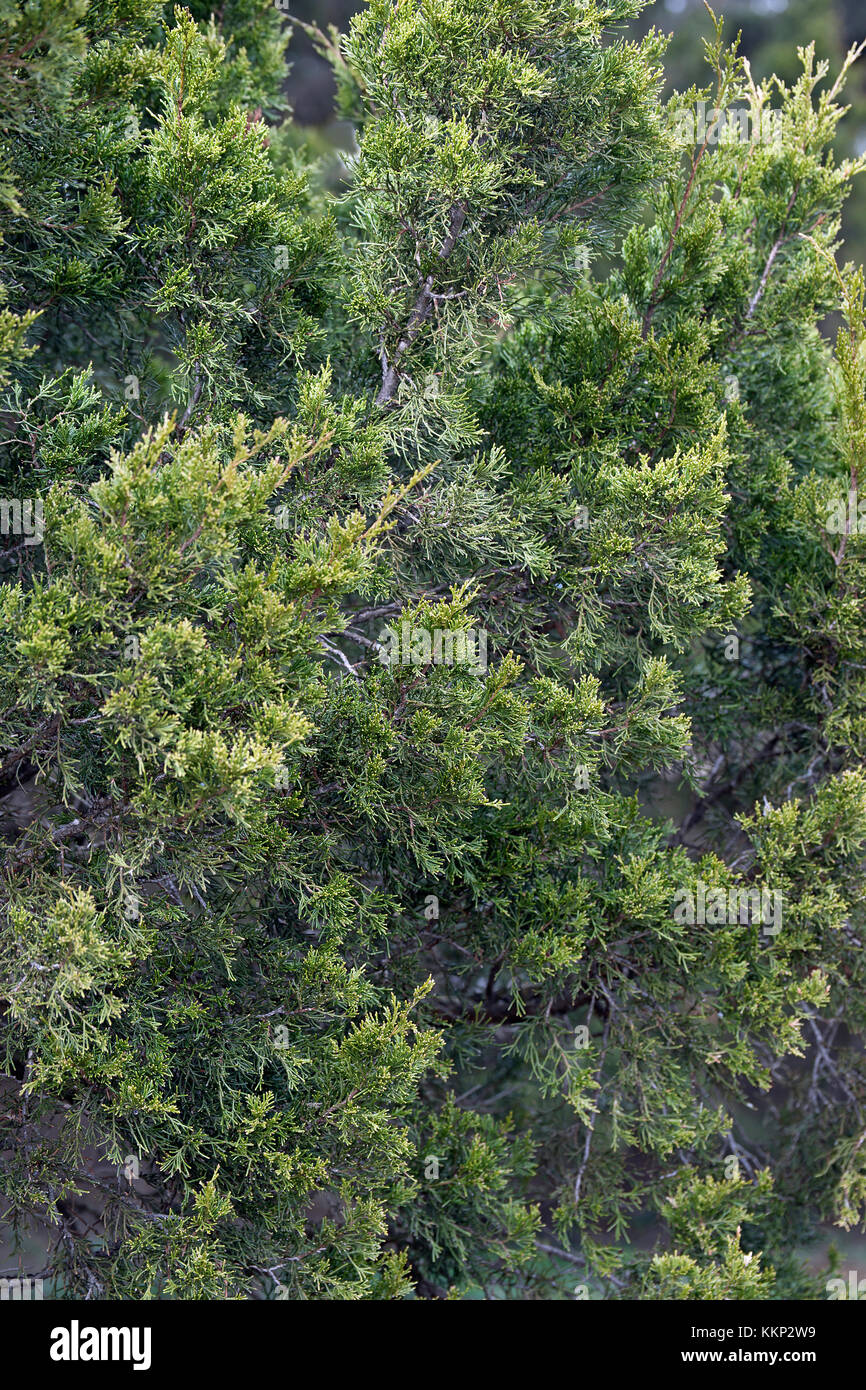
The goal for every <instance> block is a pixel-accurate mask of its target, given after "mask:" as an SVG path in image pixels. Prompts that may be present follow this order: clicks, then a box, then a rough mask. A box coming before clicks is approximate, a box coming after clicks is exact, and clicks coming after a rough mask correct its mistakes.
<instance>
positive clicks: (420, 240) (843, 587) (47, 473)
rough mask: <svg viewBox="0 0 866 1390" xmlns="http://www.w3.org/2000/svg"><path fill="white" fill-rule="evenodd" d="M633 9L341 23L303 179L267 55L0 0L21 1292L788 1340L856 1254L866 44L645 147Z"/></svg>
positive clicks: (162, 13) (226, 27)
mask: <svg viewBox="0 0 866 1390" xmlns="http://www.w3.org/2000/svg"><path fill="white" fill-rule="evenodd" d="M641 8H642V6H641V3H640V0H600V3H595V4H588V3H583V0H484V3H480V0H371V2H370V3H369V4H368V5H367V7H366V8H365V9H364V11H363V12H362V13H361V14H360V15H359V16H358V17H357V18H356V19H355V20H354V21H353V23H352V26H351V29H350V32H349V33H348V34H347V35H345V36H340V35H337V34H336V33H334V32H331V33H328V34H324V33H318V34H317V36H316V37H317V42H318V44H319V46H320V48H321V49H322V51H323V52H325V53H327V54H328V55H329V56H330V58H331V60H332V61H333V63H334V67H335V72H336V75H337V80H338V92H339V100H340V103H341V109H342V111H343V113H344V115H345V116H346V117H347V118H349V119H351V120H352V121H353V122H354V123H355V128H356V131H357V150H356V153H355V154H354V155H353V156H351V157H350V158H349V159H348V160H347V162H346V166H345V168H344V170H343V172H342V175H341V178H340V180H339V181H337V184H336V186H335V180H334V178H333V177H332V175H331V174H330V173H329V172H328V170H327V169H326V168H325V167H324V166H323V164H322V161H320V160H317V159H316V158H314V157H313V155H312V154H311V153H310V152H309V151H308V150H307V149H306V147H305V145H304V141H303V139H302V137H301V136H300V135H299V133H298V131H297V130H296V128H295V127H294V126H293V124H292V122H291V118H290V116H289V115H288V114H287V112H286V110H285V105H284V102H283V99H282V95H281V83H282V78H283V74H284V62H285V59H284V52H285V45H286V39H287V37H288V30H287V28H286V25H285V23H284V15H283V14H282V13H281V11H280V10H279V9H276V8H274V7H271V6H268V5H265V4H263V3H261V0H239V3H236V4H232V3H229V4H227V5H226V6H224V7H223V8H222V10H221V11H220V14H219V17H216V16H213V15H211V14H210V11H209V9H208V8H207V7H206V6H199V5H194V6H192V7H191V8H189V9H182V8H180V9H176V10H174V11H172V10H170V9H169V7H168V6H166V5H163V4H161V3H157V0H124V3H119V4H113V3H103V2H102V0H99V2H95V3H93V2H91V0H75V3H73V4H65V5H63V6H61V5H59V4H57V3H55V0H44V3H43V2H42V0H33V3H29V4H27V5H18V4H15V3H13V2H12V0H0V16H2V34H3V39H2V54H0V56H2V63H3V71H4V74H5V77H6V78H7V79H9V80H6V81H4V82H3V84H2V85H0V103H2V131H3V145H2V156H3V163H2V185H0V187H2V227H0V231H2V244H0V283H2V286H3V296H4V298H3V307H2V313H0V353H2V361H0V367H2V376H3V393H4V399H3V402H2V417H0V418H2V428H3V434H2V453H0V470H2V480H0V481H2V492H3V499H2V506H3V514H2V523H3V529H4V539H3V544H4V546H5V549H4V551H3V585H2V591H0V592H2V597H0V605H2V617H3V631H4V640H3V644H2V666H0V698H2V705H3V711H4V717H3V725H2V730H3V731H2V735H0V739H2V744H0V751H2V776H3V792H4V798H3V802H2V805H3V807H4V846H3V851H4V858H3V918H2V935H0V943H2V944H0V962H2V985H0V997H2V1001H3V1002H2V1012H0V1043H2V1070H3V1081H2V1085H3V1094H4V1106H3V1113H2V1117H0V1126H2V1143H0V1148H2V1151H3V1168H4V1184H3V1191H4V1194H5V1196H4V1203H5V1206H4V1221H5V1223H6V1229H7V1232H8V1235H7V1240H6V1243H7V1246H8V1247H9V1249H10V1250H11V1251H12V1252H13V1253H11V1254H10V1255H8V1256H7V1257H6V1260H7V1263H8V1262H9V1261H11V1262H12V1263H13V1264H14V1263H15V1260H16V1259H19V1260H20V1261H21V1268H22V1270H23V1271H25V1272H28V1273H31V1274H34V1275H39V1274H41V1275H42V1277H44V1278H45V1279H46V1280H48V1281H49V1283H48V1286H47V1288H48V1292H49V1293H50V1295H51V1296H53V1297H56V1298H61V1299H63V1298H77V1297H102V1298H113V1299H118V1298H145V1297H155V1298H199V1299H246V1298H251V1297H265V1298H273V1297H291V1298H304V1299H317V1298H340V1299H359V1298H360V1299H382V1298H403V1297H407V1296H416V1297H425V1298H429V1297H441V1296H445V1295H450V1296H456V1297H462V1296H468V1295H473V1294H474V1293H475V1292H477V1290H478V1288H479V1287H480V1288H481V1289H482V1290H483V1291H484V1293H485V1294H486V1295H487V1296H502V1295H503V1294H504V1295H505V1296H508V1297H517V1298H535V1297H572V1296H574V1294H575V1293H577V1296H578V1297H584V1296H588V1297H591V1298H601V1297H605V1298H621V1299H633V1298H650V1299H653V1298H686V1299H710V1300H713V1299H727V1298H741V1297H742V1298H751V1299H779V1298H786V1297H790V1296H798V1297H806V1298H818V1297H824V1296H825V1292H824V1289H825V1281H826V1272H825V1273H824V1274H822V1275H821V1276H820V1277H819V1278H816V1277H815V1276H814V1275H813V1274H810V1273H808V1272H807V1270H806V1268H805V1266H804V1265H803V1264H802V1262H801V1260H799V1259H798V1258H797V1257H796V1252H797V1250H798V1249H799V1248H801V1247H802V1245H803V1243H804V1242H805V1241H806V1240H807V1238H808V1236H809V1233H810V1231H811V1230H812V1229H813V1227H814V1224H815V1222H816V1221H818V1220H821V1219H825V1220H826V1219H829V1220H835V1221H836V1222H838V1223H839V1224H840V1225H841V1226H843V1227H847V1228H852V1227H853V1226H855V1225H857V1224H858V1223H859V1222H861V1221H862V1220H863V1217H864V1200H866V1166H864V1165H866V1146H864V1145H863V1137H864V1133H866V1131H864V1123H866V1121H864V1101H866V1075H864V1066H863V1053H862V1033H863V1029H864V1026H866V1017H864V1004H863V985H864V978H863V975H864V964H863V951H862V943H861V934H862V931H863V927H864V924H863V907H862V893H861V889H860V886H859V885H860V879H861V874H862V866H863V857H864V846H866V777H864V772H863V755H864V739H866V732H864V717H863V713H862V708H863V696H864V680H863V667H864V660H866V629H864V617H863V611H862V603H861V600H860V597H859V595H860V583H861V579H862V569H863V561H864V550H863V539H862V533H863V530H864V527H863V526H861V524H860V521H861V513H860V511H859V499H858V497H857V489H858V486H859V481H860V469H861V460H862V458H863V452H864V445H866V404H864V387H866V379H864V373H866V365H864V364H866V350H864V337H866V313H864V281H863V277H862V273H861V272H860V271H858V270H856V269H854V268H852V267H850V266H845V265H844V264H843V263H842V262H841V261H840V245H839V219H840V212H841V209H842V206H843V204H844V201H845V199H846V197H847V196H848V194H849V191H850V188H851V185H852V180H853V179H854V177H855V175H856V174H857V173H859V172H860V170H861V168H862V165H863V161H856V162H846V163H843V164H837V163H836V162H835V161H834V158H833V155H832V153H831V145H832V142H833V140H834V136H835V133H836V128H837V125H838V122H839V120H840V118H841V116H842V114H843V111H844V108H843V107H842V105H841V93H842V88H843V83H844V79H845V77H846V75H847V73H848V70H849V68H850V66H851V64H852V62H853V61H854V57H855V54H854V52H853V51H852V53H851V54H850V55H849V58H848V60H847V62H846V64H845V67H844V69H843V72H842V73H841V74H840V75H839V76H838V77H837V76H836V75H835V74H834V75H831V76H829V77H828V74H827V71H826V67H825V66H824V65H823V64H821V63H816V60H815V55H814V51H813V50H812V49H808V48H807V49H804V50H802V51H801V54H800V58H801V65H802V76H801V77H800V78H799V80H798V81H797V82H796V83H795V84H794V85H793V86H786V85H785V84H784V83H782V82H781V81H778V80H774V81H769V82H765V83H763V84H756V83H755V81H754V80H753V79H752V75H751V70H750V68H749V65H748V63H747V62H745V60H743V59H742V58H741V57H740V56H739V55H738V51H737V45H736V43H734V44H733V45H732V46H730V45H729V46H726V44H725V41H724V40H723V35H722V28H721V25H720V24H718V23H717V22H716V21H715V19H714V18H713V19H712V21H711V23H710V25H709V38H708V41H707V45H706V56H707V59H708V64H709V66H708V79H709V85H708V87H707V88H706V90H705V91H697V90H693V91H690V92H688V93H685V94H682V95H679V96H676V97H675V98H673V99H672V101H671V102H670V103H669V104H668V105H666V106H665V105H664V104H663V103H662V102H661V101H660V98H659V92H660V89H661V83H662V76H663V73H662V60H663V53H664V40H663V38H662V37H661V36H660V35H659V34H657V33H656V32H655V31H652V32H651V33H650V34H649V36H648V37H646V38H644V39H641V40H640V41H635V40H633V39H630V38H629V33H628V29H627V22H628V21H629V20H630V19H632V18H634V17H636V15H637V14H638V12H639V11H640V9H641ZM701 102H703V103H704V107H703V108H701V109H707V108H709V109H710V111H711V120H710V122H709V127H708V128H707V129H705V130H703V131H702V132H700V134H699V133H698V131H697V129H696V127H695V123H694V113H695V111H696V109H697V108H698V107H699V105H700V103H701ZM720 112H724V113H733V115H728V114H726V117H725V118H722V117H720V116H719V113H720ZM736 113H740V115H736ZM733 116H736V119H734V118H733ZM741 117H742V118H741ZM832 310H840V311H841V313H842V315H843V327H842V328H841V329H840V331H839V335H838V339H837V342H836V344H835V347H834V346H833V345H831V344H830V343H829V342H828V340H827V338H826V337H825V336H824V335H823V334H822V331H821V326H822V323H823V322H824V320H825V317H826V315H827V314H828V312H830V311H832ZM768 906H769V907H770V908H771V910H770V911H768V910H767V908H768ZM638 1225H640V1226H641V1227H642V1228H643V1229H647V1228H649V1229H650V1230H651V1232H652V1240H651V1241H650V1242H646V1241H642V1242H641V1243H640V1244H639V1245H638V1244H636V1243H635V1242H634V1240H633V1236H634V1232H635V1230H636V1229H637V1227H638ZM563 1252H564V1255H565V1258H564V1257H563ZM575 1261H577V1263H578V1265H579V1266H580V1268H577V1267H576V1264H575ZM829 1272H831V1273H832V1270H830V1271H829ZM576 1276H577V1277H579V1279H580V1283H579V1284H577V1288H576V1289H575V1283H576Z"/></svg>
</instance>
